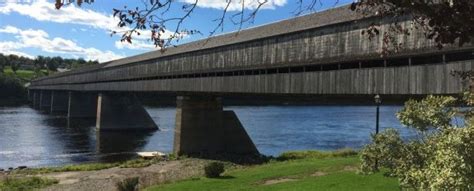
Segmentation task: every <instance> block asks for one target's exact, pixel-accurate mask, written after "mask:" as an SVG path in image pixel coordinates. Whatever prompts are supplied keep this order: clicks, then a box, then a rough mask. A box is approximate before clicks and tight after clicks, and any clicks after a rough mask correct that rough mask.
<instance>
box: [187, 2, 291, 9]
mask: <svg viewBox="0 0 474 191" xmlns="http://www.w3.org/2000/svg"><path fill="white" fill-rule="evenodd" d="M181 1H182V2H185V3H194V2H195V0H181ZM228 1H229V0H199V2H198V4H197V6H198V7H202V8H213V9H225V7H226V6H227V3H228ZM242 1H243V0H232V2H231V3H230V5H229V8H228V11H238V10H241V9H242ZM263 1H264V0H245V1H244V3H245V8H246V9H256V8H257V7H258V5H259V2H263ZM286 3H287V0H268V2H266V3H265V4H264V5H263V6H262V7H261V9H275V8H276V7H281V6H284V5H285V4H286Z"/></svg>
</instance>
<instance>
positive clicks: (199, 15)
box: [0, 0, 353, 62]
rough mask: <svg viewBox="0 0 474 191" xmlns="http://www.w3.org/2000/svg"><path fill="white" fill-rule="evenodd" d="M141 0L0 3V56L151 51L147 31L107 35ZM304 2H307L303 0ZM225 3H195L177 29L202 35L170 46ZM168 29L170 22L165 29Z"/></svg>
mask: <svg viewBox="0 0 474 191" xmlns="http://www.w3.org/2000/svg"><path fill="white" fill-rule="evenodd" d="M142 1H145V0H95V2H94V3H92V4H83V5H82V6H81V7H78V6H77V5H75V4H70V5H67V6H64V7H62V8H61V9H60V10H57V9H55V6H54V1H51V0H0V53H2V54H5V55H9V54H16V55H19V56H25V57H30V58H34V57H36V56H38V55H43V56H61V57H63V58H84V59H86V60H98V61H99V62H106V61H110V60H115V59H120V58H123V57H128V56H133V55H137V54H141V53H145V52H149V51H153V50H157V48H156V47H155V46H154V45H153V43H152V42H151V41H150V40H149V39H148V37H149V36H150V35H146V34H149V31H142V32H143V34H145V35H141V36H135V38H134V39H133V41H132V44H130V43H126V42H120V36H121V35H120V34H116V35H111V31H113V30H116V31H123V30H124V29H123V28H119V27H117V23H118V19H117V18H114V17H113V16H112V14H113V11H112V9H114V8H118V9H121V8H123V7H124V6H127V7H143V6H144V5H143V2H142ZM175 1H176V3H175V7H174V8H172V9H171V10H170V11H169V12H168V13H167V16H168V17H172V16H179V15H182V14H184V12H183V11H182V10H181V9H180V7H182V6H183V5H184V4H186V3H189V2H193V1H194V0H175ZM233 1H234V3H233V4H231V5H230V7H229V9H228V10H229V13H228V15H232V14H235V13H237V12H236V11H237V10H239V9H240V1H241V0H233ZM258 1H263V0H245V3H246V7H247V10H246V11H247V12H251V11H252V10H253V9H255V8H256V3H257V2H258ZM305 1H307V2H310V1H312V0H305ZM321 1H322V2H321V4H318V5H317V6H316V10H317V11H321V10H325V9H328V8H333V7H337V6H341V5H345V4H349V3H351V2H352V1H353V0H339V1H338V3H337V4H336V3H335V2H336V0H321ZM296 2H297V1H296V0H268V3H267V4H266V5H265V6H264V7H262V9H261V10H260V11H259V12H258V14H257V17H256V19H255V21H254V22H253V23H246V24H244V25H243V26H242V28H243V29H245V28H249V27H256V26H259V25H264V24H268V23H272V22H276V21H279V20H284V19H289V18H293V17H295V16H296V15H295V10H296V8H297V5H296ZM225 6H226V0H199V2H198V6H197V8H196V9H195V10H194V12H193V13H192V14H191V16H190V17H189V18H187V19H186V20H185V21H184V23H183V25H182V28H185V29H190V30H191V29H192V30H198V31H200V32H201V33H202V34H196V35H187V36H185V37H184V38H183V39H182V40H180V41H179V42H177V43H175V45H178V46H179V44H182V43H188V42H191V41H195V40H199V39H203V38H207V37H209V33H210V31H211V30H213V29H214V28H215V27H216V26H217V23H216V22H215V21H214V20H215V19H217V18H219V17H220V15H221V14H222V11H223V9H224V8H225ZM168 27H169V29H170V30H172V29H173V27H174V24H173V23H171V24H170V25H168ZM238 29H239V26H238V25H235V24H233V23H232V22H231V21H230V18H229V17H227V18H226V19H225V22H224V29H223V31H221V30H219V31H218V33H217V34H216V35H218V34H220V33H227V32H232V31H235V30H238Z"/></svg>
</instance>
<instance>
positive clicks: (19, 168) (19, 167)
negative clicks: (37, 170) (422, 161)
mask: <svg viewBox="0 0 474 191" xmlns="http://www.w3.org/2000/svg"><path fill="white" fill-rule="evenodd" d="M25 168H26V166H18V168H16V169H18V170H21V169H25Z"/></svg>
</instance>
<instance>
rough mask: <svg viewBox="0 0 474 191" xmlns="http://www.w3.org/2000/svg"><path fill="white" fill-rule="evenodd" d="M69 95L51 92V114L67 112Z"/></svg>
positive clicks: (62, 92)
mask: <svg viewBox="0 0 474 191" xmlns="http://www.w3.org/2000/svg"><path fill="white" fill-rule="evenodd" d="M68 102H69V94H68V93H67V92H64V91H52V92H51V108H50V112H51V113H66V112H67V111H68V104H69V103H68Z"/></svg>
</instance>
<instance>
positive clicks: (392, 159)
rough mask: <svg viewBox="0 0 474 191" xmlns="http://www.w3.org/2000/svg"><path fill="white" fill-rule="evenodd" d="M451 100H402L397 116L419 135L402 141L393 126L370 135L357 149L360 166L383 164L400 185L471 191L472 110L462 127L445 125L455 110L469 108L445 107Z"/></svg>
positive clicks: (372, 167)
mask: <svg viewBox="0 0 474 191" xmlns="http://www.w3.org/2000/svg"><path fill="white" fill-rule="evenodd" d="M454 101H455V99H454V98H452V97H434V96H428V97H427V98H426V99H424V100H421V101H413V100H412V101H408V102H407V103H406V105H405V108H404V109H403V110H402V111H400V112H399V113H398V114H397V116H398V118H399V119H400V121H401V122H402V124H404V125H406V126H408V127H409V128H414V129H416V130H417V131H418V132H419V134H420V138H419V139H416V140H412V141H409V142H407V143H404V142H403V141H402V139H401V138H400V135H399V134H398V132H397V131H396V130H394V129H388V130H386V131H383V132H382V133H380V134H378V135H373V136H372V143H371V144H368V145H366V146H365V147H364V149H363V150H362V151H361V155H360V157H361V160H362V162H361V171H362V172H363V173H372V172H375V171H378V168H379V167H383V168H387V169H389V172H390V174H391V175H393V176H396V177H398V179H399V181H400V184H401V185H402V187H405V188H412V189H415V190H473V189H474V171H473V170H472V169H473V168H474V124H473V123H472V116H473V115H464V116H465V121H464V123H462V124H464V126H463V127H458V126H456V125H453V124H451V121H452V120H453V119H452V118H453V117H454V116H455V114H460V113H462V112H464V113H472V108H469V109H467V111H465V110H464V111H462V112H461V111H458V110H456V109H454V108H452V106H451V104H452V103H454ZM467 105H469V104H468V103H467Z"/></svg>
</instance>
